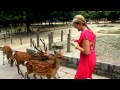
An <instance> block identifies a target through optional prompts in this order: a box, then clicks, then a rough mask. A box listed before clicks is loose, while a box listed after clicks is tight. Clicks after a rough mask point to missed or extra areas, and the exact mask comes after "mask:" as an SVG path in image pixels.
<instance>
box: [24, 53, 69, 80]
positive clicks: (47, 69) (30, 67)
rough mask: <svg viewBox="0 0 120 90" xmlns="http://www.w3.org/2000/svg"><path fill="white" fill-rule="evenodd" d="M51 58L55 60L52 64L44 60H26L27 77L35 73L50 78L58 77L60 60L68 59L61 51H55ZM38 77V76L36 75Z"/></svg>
mask: <svg viewBox="0 0 120 90" xmlns="http://www.w3.org/2000/svg"><path fill="white" fill-rule="evenodd" d="M49 60H53V61H54V62H53V63H52V64H50V63H48V62H44V61H38V60H30V61H25V63H24V64H25V66H26V68H27V72H25V78H29V77H28V74H31V73H34V74H35V75H39V76H46V77H47V78H48V79H50V78H51V77H54V78H55V79H56V76H55V75H56V73H57V70H58V69H59V66H60V61H65V60H67V59H66V58H65V57H64V56H63V55H62V53H61V52H55V55H51V58H50V59H49ZM35 78H36V77H35Z"/></svg>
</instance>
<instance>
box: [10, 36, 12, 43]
mask: <svg viewBox="0 0 120 90" xmlns="http://www.w3.org/2000/svg"><path fill="white" fill-rule="evenodd" d="M10 41H11V44H12V43H13V42H12V36H10Z"/></svg>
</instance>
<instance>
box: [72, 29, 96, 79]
mask: <svg viewBox="0 0 120 90" xmlns="http://www.w3.org/2000/svg"><path fill="white" fill-rule="evenodd" d="M83 39H87V40H89V41H91V42H92V45H91V46H90V54H89V55H85V54H83V53H80V60H79V63H78V67H77V72H76V75H75V77H74V79H87V78H91V79H92V73H93V72H94V69H95V66H96V52H95V40H96V35H95V34H94V33H93V32H92V31H91V30H83V31H82V32H81V35H80V38H79V40H77V42H78V44H79V45H80V47H82V40H83Z"/></svg>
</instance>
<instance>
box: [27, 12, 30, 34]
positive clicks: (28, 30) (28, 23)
mask: <svg viewBox="0 0 120 90" xmlns="http://www.w3.org/2000/svg"><path fill="white" fill-rule="evenodd" d="M26 27H27V33H31V29H30V12H29V11H27V12H26Z"/></svg>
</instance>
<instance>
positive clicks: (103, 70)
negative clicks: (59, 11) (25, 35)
mask: <svg viewBox="0 0 120 90" xmlns="http://www.w3.org/2000/svg"><path fill="white" fill-rule="evenodd" d="M31 50H33V49H26V51H27V52H30V53H31V52H34V51H31ZM65 57H66V58H68V62H62V63H61V65H63V66H67V67H70V68H74V69H76V68H77V65H78V62H79V58H74V57H70V56H65ZM94 73H95V74H98V75H101V76H106V77H109V78H111V79H120V66H117V65H111V64H107V63H103V62H97V65H96V67H95V71H94Z"/></svg>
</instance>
